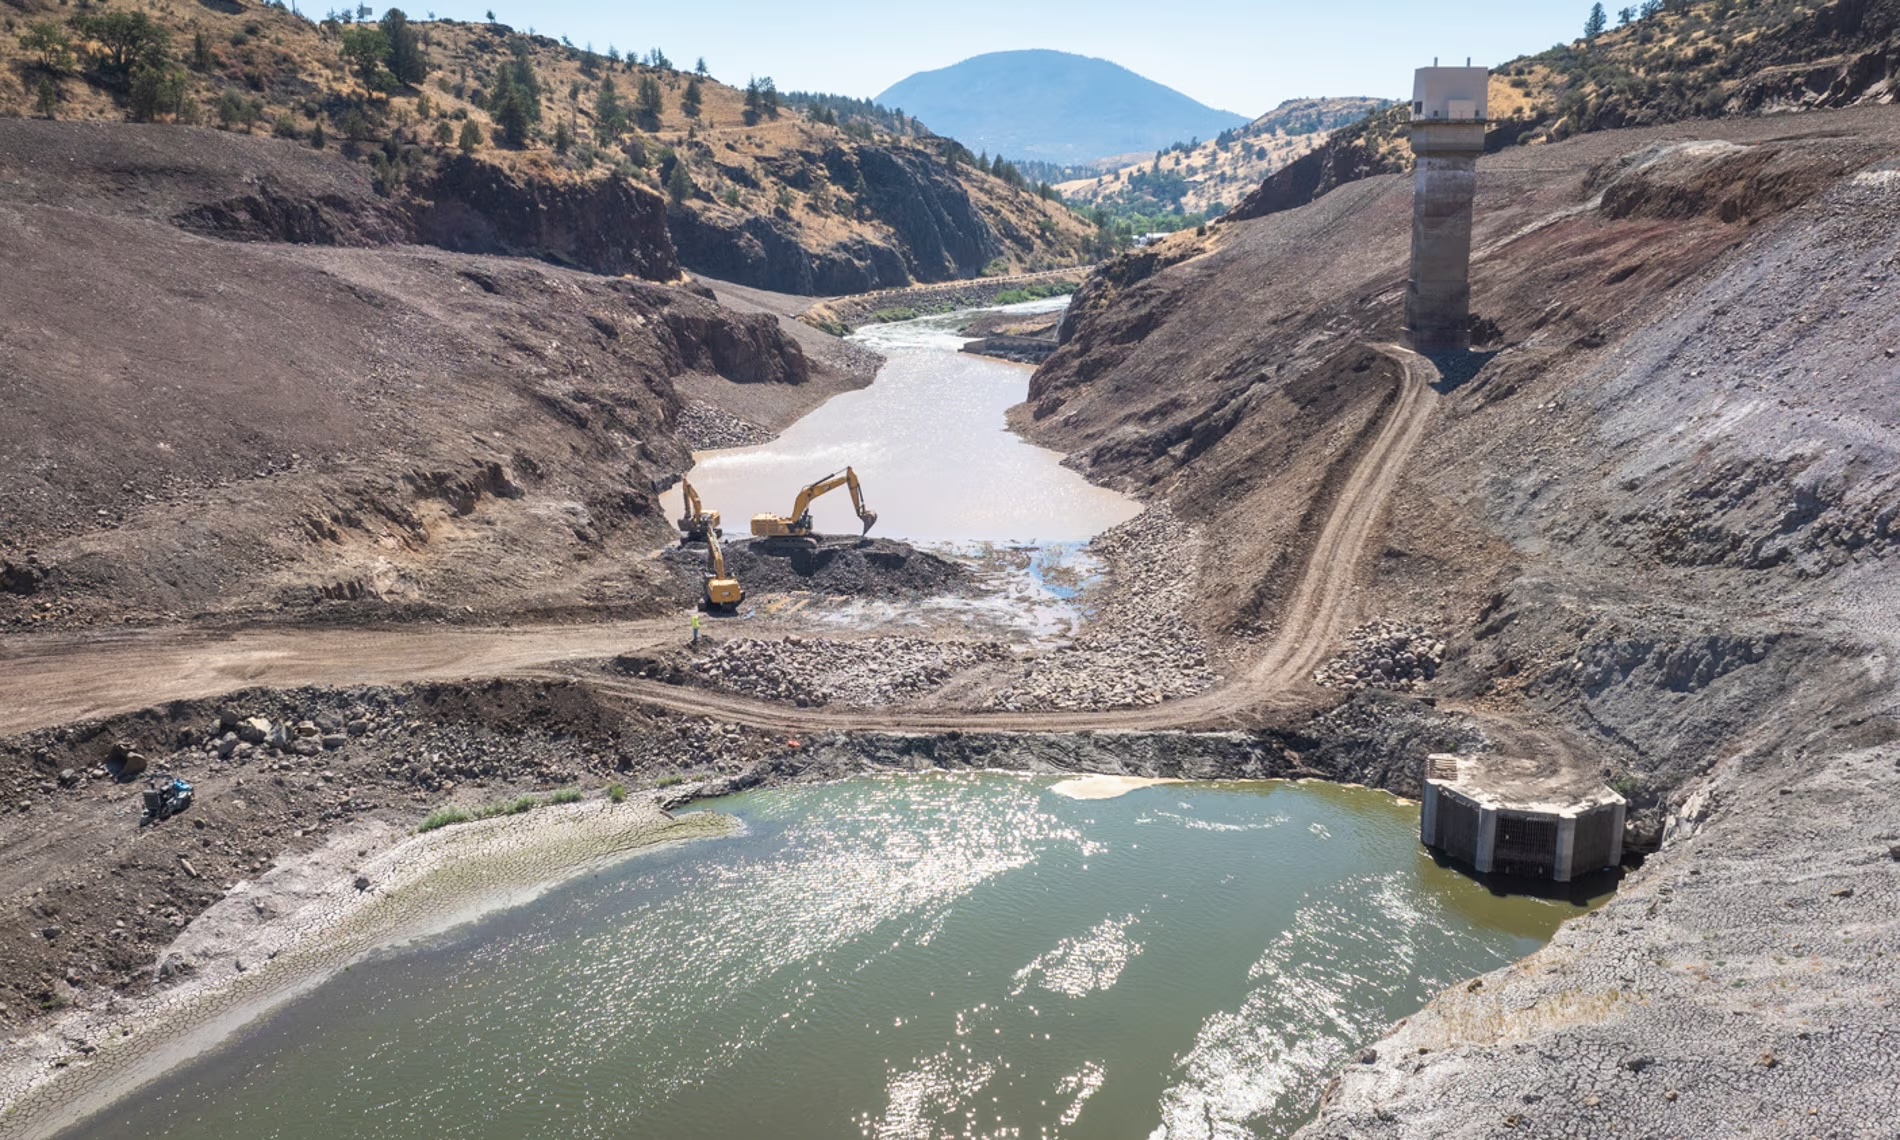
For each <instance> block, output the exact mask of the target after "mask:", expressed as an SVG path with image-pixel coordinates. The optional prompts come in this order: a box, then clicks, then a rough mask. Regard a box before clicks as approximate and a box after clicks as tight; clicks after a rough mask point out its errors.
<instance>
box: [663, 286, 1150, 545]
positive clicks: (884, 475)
mask: <svg viewBox="0 0 1900 1140" xmlns="http://www.w3.org/2000/svg"><path fill="white" fill-rule="evenodd" d="M1064 304H1066V300H1065V299H1062V298H1055V299H1051V300H1047V301H1031V302H1028V303H1026V304H1023V305H1012V306H1009V307H1007V308H1005V309H1003V310H1001V311H1004V312H1022V313H1032V312H1050V311H1053V310H1056V309H1060V308H1062V307H1063V305H1064ZM993 311H997V310H969V311H964V312H958V313H950V314H945V315H943V316H937V317H924V318H921V319H919V320H915V321H903V322H899V323H895V324H888V325H872V326H869V327H867V328H865V329H863V330H861V331H860V332H859V333H857V334H855V336H854V338H853V339H855V340H857V341H859V342H860V343H862V344H864V345H866V346H867V347H869V348H873V349H875V350H877V351H878V352H880V353H883V354H884V356H885V357H886V358H887V363H886V364H885V365H884V367H883V368H882V369H881V370H880V371H879V372H878V375H877V379H876V380H875V381H874V382H873V383H872V384H871V386H870V387H868V388H864V389H860V390H859V391H856V392H845V393H843V394H841V395H838V396H834V397H832V398H831V399H830V400H829V401H827V402H826V403H825V404H824V405H823V406H821V407H819V408H817V409H815V410H814V411H812V412H811V413H810V414H808V415H806V416H805V417H804V418H803V419H801V420H799V421H798V422H797V423H795V424H793V425H792V426H791V427H789V428H787V429H786V430H785V432H784V433H783V434H782V435H780V436H779V437H778V438H777V439H775V440H773V441H772V442H770V443H766V444H761V445H759V446H757V447H740V448H728V449H724V450H719V451H705V452H700V453H698V454H697V455H695V456H694V458H695V460H696V463H695V466H694V467H693V469H692V471H691V472H690V473H689V475H688V477H689V478H690V479H692V481H693V486H694V487H695V488H696V489H697V490H698V491H699V494H700V498H701V500H702V501H703V502H705V504H706V506H707V507H708V508H710V509H713V510H717V511H719V512H720V514H721V516H722V517H723V518H724V520H725V522H724V525H725V529H726V533H727V534H728V535H729V536H733V537H741V536H744V535H746V534H748V533H750V522H751V518H752V516H753V515H755V514H762V513H765V512H768V511H769V512H777V513H785V512H788V511H790V510H791V508H792V500H793V498H794V497H795V496H796V495H797V493H798V490H799V488H801V487H803V486H805V485H807V484H809V483H812V482H814V481H816V480H818V479H820V478H822V477H824V476H826V475H829V474H831V473H832V472H834V471H838V470H841V469H842V468H844V467H846V466H851V467H852V468H854V469H855V470H856V471H857V473H858V477H859V479H860V480H861V481H862V482H863V485H864V492H865V498H866V501H867V502H869V504H870V506H871V508H872V509H873V510H875V511H877V512H878V515H879V521H878V524H877V527H876V529H875V530H874V531H872V533H873V534H876V535H878V536H880V537H885V538H901V539H908V540H911V541H922V542H954V541H967V540H991V541H999V542H1002V541H1013V542H1031V541H1040V542H1062V541H1071V542H1073V541H1080V540H1084V539H1088V538H1092V537H1094V536H1095V535H1097V534H1100V533H1101V532H1102V531H1104V530H1107V529H1108V528H1109V527H1111V526H1113V525H1115V524H1116V523H1119V522H1124V521H1126V520H1128V519H1130V518H1133V517H1134V516H1135V515H1136V514H1137V513H1138V512H1139V511H1140V509H1141V508H1140V504H1138V503H1136V502H1135V501H1134V500H1132V499H1129V498H1128V497H1126V496H1124V495H1121V494H1118V493H1116V492H1114V491H1110V490H1107V489H1106V488H1102V487H1097V486H1094V485H1093V484H1091V483H1089V482H1088V481H1087V480H1086V479H1084V478H1082V477H1081V476H1080V475H1078V474H1076V473H1075V472H1074V471H1071V470H1069V469H1068V468H1066V467H1064V466H1062V463H1061V460H1062V456H1061V455H1060V454H1059V453H1057V452H1054V451H1050V450H1049V449H1047V448H1042V447H1036V446H1033V445H1032V444H1030V443H1028V442H1026V441H1025V440H1023V439H1022V438H1021V437H1020V436H1018V435H1016V434H1015V433H1014V432H1011V431H1010V430H1009V429H1008V427H1007V426H1006V424H1005V422H1004V414H1005V413H1006V412H1007V411H1008V410H1009V408H1010V407H1012V406H1013V405H1015V404H1019V403H1021V402H1022V401H1023V399H1024V398H1025V397H1026V396H1027V395H1028V393H1029V376H1030V370H1029V369H1028V368H1024V367H1020V366H1017V365H1012V364H1005V363H1002V362H1001V361H996V360H990V359H988V358H985V357H980V356H972V355H970V354H968V353H964V352H959V351H957V350H958V348H959V347H961V346H962V345H963V344H965V343H966V342H967V340H968V338H967V337H964V336H961V335H959V334H958V333H957V331H956V330H957V328H958V327H960V326H961V325H963V324H965V323H967V322H968V321H969V320H970V318H971V317H972V316H973V315H974V314H975V313H977V312H993ZM664 501H665V504H666V509H667V513H668V516H669V517H678V515H679V513H680V492H679V489H678V488H677V487H675V488H674V489H672V490H671V491H669V492H667V494H666V496H665V500H664ZM812 517H813V519H814V520H815V521H816V523H817V526H818V528H819V530H821V531H823V532H825V533H832V534H857V533H858V531H859V529H860V528H859V525H858V520H857V517H856V515H854V514H853V513H852V510H851V499H850V495H849V494H848V493H847V492H846V491H845V490H843V489H839V490H837V491H833V492H831V493H830V494H829V495H827V496H825V497H824V498H822V499H820V500H818V501H817V503H815V504H814V505H813V508H812Z"/></svg>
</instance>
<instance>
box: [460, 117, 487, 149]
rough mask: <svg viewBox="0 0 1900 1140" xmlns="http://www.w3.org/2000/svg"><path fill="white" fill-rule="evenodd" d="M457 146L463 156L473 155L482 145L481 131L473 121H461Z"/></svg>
mask: <svg viewBox="0 0 1900 1140" xmlns="http://www.w3.org/2000/svg"><path fill="white" fill-rule="evenodd" d="M459 145H460V146H461V148H462V153H463V154H474V153H475V148H476V147H478V146H480V145H482V129H481V128H480V127H478V126H476V125H475V120H473V119H467V120H464V121H463V123H462V137H461V140H460V143H459Z"/></svg>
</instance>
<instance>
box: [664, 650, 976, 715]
mask: <svg viewBox="0 0 1900 1140" xmlns="http://www.w3.org/2000/svg"><path fill="white" fill-rule="evenodd" d="M1008 653H1009V651H1008V650H1007V649H1005V648H1004V647H1003V646H1002V645H1000V644H997V643H995V642H983V641H932V640H929V639H927V638H921V637H871V638H864V639H862V640H857V641H833V640H829V639H825V638H811V637H787V638H783V639H780V640H768V639H763V638H738V639H735V640H732V641H725V642H721V643H720V644H719V645H718V647H717V648H715V649H714V650H713V651H712V652H711V653H710V654H708V655H706V656H705V657H702V658H700V659H699V660H698V661H696V662H695V663H694V665H693V668H694V671H695V672H696V673H697V674H698V675H699V676H700V678H701V679H703V680H704V681H706V682H707V683H709V684H712V685H716V686H719V687H721V688H725V689H731V690H733V691H736V692H740V693H744V694H746V695H748V696H754V697H765V698H768V699H771V700H778V701H787V702H790V703H792V704H795V705H797V706H799V707H801V708H806V707H811V706H815V705H827V704H834V703H835V704H840V705H853V706H858V707H868V706H875V705H889V704H895V703H898V702H900V701H907V700H912V699H914V698H916V697H919V696H922V695H924V694H925V693H928V692H930V691H931V690H932V689H935V688H936V687H937V686H939V685H941V684H943V683H944V682H945V681H947V680H949V679H950V678H951V677H952V676H953V675H955V674H957V673H959V672H961V671H963V670H965V669H968V668H971V667H972V666H975V665H979V664H983V663H985V662H989V661H995V660H999V659H1001V658H1003V657H1006V656H1008Z"/></svg>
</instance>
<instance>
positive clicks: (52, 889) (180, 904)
mask: <svg viewBox="0 0 1900 1140" xmlns="http://www.w3.org/2000/svg"><path fill="white" fill-rule="evenodd" d="M782 751H783V748H782V745H781V743H780V742H779V741H778V740H777V739H775V738H774V737H773V736H771V735H770V734H767V733H760V732H757V731H754V730H750V729H742V728H737V727H734V726H730V725H721V724H715V723H713V722H711V721H707V720H702V719H699V718H693V717H681V716H673V715H669V714H664V713H652V712H644V711H638V710H619V709H613V708H609V707H607V706H604V705H602V704H601V702H600V701H599V700H598V699H597V698H595V697H593V696H592V695H590V694H589V693H588V692H587V690H586V689H585V688H584V687H582V686H580V685H575V684H558V683H557V684H554V685H547V684H533V685H528V684H512V683H505V682H497V683H491V684H487V685H481V686H473V687H464V686H456V685H426V686H414V687H410V688H404V689H362V690H345V691H335V690H301V691H285V692H251V693H240V694H236V695H234V696H232V697H230V698H227V699H224V700H221V701H215V702H210V701H202V702H187V703H181V704H176V705H171V706H167V707H165V708H163V709H160V710H155V711H154V712H151V713H146V714H137V715H134V716H129V717H122V718H118V719H116V720H114V721H112V722H108V723H98V722H88V723H82V724H77V725H72V726H68V727H65V728H61V729H56V730H50V731H46V732H37V733H30V734H27V735H25V736H20V737H14V738H11V739H4V740H0V796H4V800H5V804H6V818H7V823H6V825H5V827H4V828H0V851H4V852H5V853H6V856H7V860H6V863H7V869H6V870H5V871H4V872H3V873H0V906H4V908H5V909H6V910H7V911H8V915H7V917H6V919H5V920H4V921H0V1027H4V1026H17V1025H19V1024H21V1023H22V1022H25V1021H29V1020H32V1019H35V1018H38V1017H40V1016H43V1015H44V1014H47V1013H49V1012H55V1011H58V1010H60V1009H63V1008H66V1007H68V1006H74V1005H83V1006H88V1007H91V1006H99V1005H103V1004H107V1003H110V1001H111V1000H112V998H113V996H114V995H115V994H120V993H133V994H136V993H140V992H143V991H145V990H146V989H148V988H149V987H150V986H151V985H152V984H153V983H154V982H155V981H156V980H157V979H156V978H155V975H154V974H153V972H152V971H153V966H154V964H155V963H156V962H157V961H158V959H159V954H160V951H162V950H163V949H164V948H165V947H166V946H167V945H168V944H169V943H170V942H171V941H172V940H173V939H174V938H175V937H177V935H178V933H179V931H180V930H182V929H183V928H184V927H185V926H186V925H187V924H188V923H189V922H190V921H191V920H192V919H193V918H194V917H195V916H196V915H198V914H199V913H200V912H201V911H203V910H204V909H205V908H206V907H208V906H210V905H212V904H213V903H214V902H216V901H217V900H218V899H220V898H222V897H223V896H224V894H225V893H226V891H227V890H228V889H229V888H230V885H231V884H234V883H237V882H240V881H242V880H246V879H250V878H253V877H255V876H257V875H260V874H263V873H265V872H266V871H267V870H268V869H269V868H270V867H271V866H273V865H274V864H276V863H277V862H279V861H281V860H284V859H294V858H296V857H299V856H300V855H302V854H305V853H308V852H310V851H312V850H314V849H315V848H316V847H317V846H318V845H319V844H320V843H321V842H322V841H323V840H324V838H325V837H326V836H327V835H329V834H331V833H332V832H334V831H336V830H337V829H339V828H343V827H349V826H356V825H360V824H366V823H372V822H378V821H380V822H381V823H382V824H385V825H388V826H391V827H393V829H394V832H395V833H396V834H401V833H404V832H407V831H408V830H409V829H411V828H413V827H414V826H415V825H416V824H417V823H418V822H420V821H421V820H422V819H423V817H424V816H426V815H427V814H428V813H429V812H430V811H432V810H433V809H435V808H437V807H441V806H444V805H448V804H460V805H463V806H466V807H469V808H478V807H481V806H483V805H487V804H492V803H496V802H500V801H504V800H511V799H513V798H515V797H516V796H518V795H520V794H522V793H533V792H543V793H545V792H548V791H550V790H554V789H560V788H566V787H579V788H584V789H585V788H591V789H596V790H597V789H599V788H600V787H602V786H604V785H606V784H608V783H612V782H616V781H624V782H626V783H627V784H630V785H634V786H638V785H639V784H641V783H647V784H651V783H653V782H654V781H657V780H663V779H679V778H683V777H685V776H686V775H688V774H695V775H697V776H702V777H703V776H737V775H738V774H740V773H742V772H745V771H746V770H748V769H751V768H753V767H755V766H757V765H759V764H760V763H761V762H767V763H769V762H770V760H771V758H773V757H776V756H777V755H779V754H780V753H781V752H782ZM159 773H164V774H168V775H177V776H182V777H183V778H185V779H186V780H188V781H190V782H191V783H192V784H194V785H195V786H196V790H197V798H196V801H195V802H194V803H193V805H192V806H191V807H190V809H188V810H187V811H186V812H185V813H184V814H183V815H180V816H177V817H174V818H172V819H170V820H166V821H164V822H163V823H160V824H158V825H155V826H149V827H143V828H141V827H140V825H139V815H140V807H139V789H140V788H141V787H142V786H143V785H142V779H141V777H143V776H151V775H156V774H159ZM74 845H77V847H75V846H74ZM75 851H83V852H84V854H83V855H77V856H76V855H75V854H74V852H75Z"/></svg>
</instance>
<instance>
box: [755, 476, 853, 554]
mask: <svg viewBox="0 0 1900 1140" xmlns="http://www.w3.org/2000/svg"><path fill="white" fill-rule="evenodd" d="M839 487H849V488H850V489H851V506H852V507H853V508H854V509H856V511H857V513H858V521H859V522H861V523H863V524H864V530H863V531H861V532H860V533H863V534H869V533H870V532H871V527H872V526H873V525H875V524H876V523H877V512H876V511H874V510H872V509H871V508H870V507H868V506H866V505H865V503H864V488H863V486H862V485H860V484H859V483H858V473H857V472H856V471H853V470H852V469H851V468H849V467H847V468H845V469H844V470H843V471H837V472H833V473H832V474H830V475H827V476H825V477H824V478H823V479H820V480H818V481H817V482H816V483H809V484H807V485H806V486H805V487H803V488H802V489H801V490H800V491H799V492H798V498H797V499H795V500H793V502H792V513H791V514H789V515H771V514H766V515H753V516H752V533H753V534H755V535H757V536H759V537H761V538H808V537H810V536H811V533H812V524H811V504H812V500H814V499H816V498H818V497H819V496H820V495H824V494H827V493H829V492H831V491H835V490H837V489H838V488H839Z"/></svg>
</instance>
